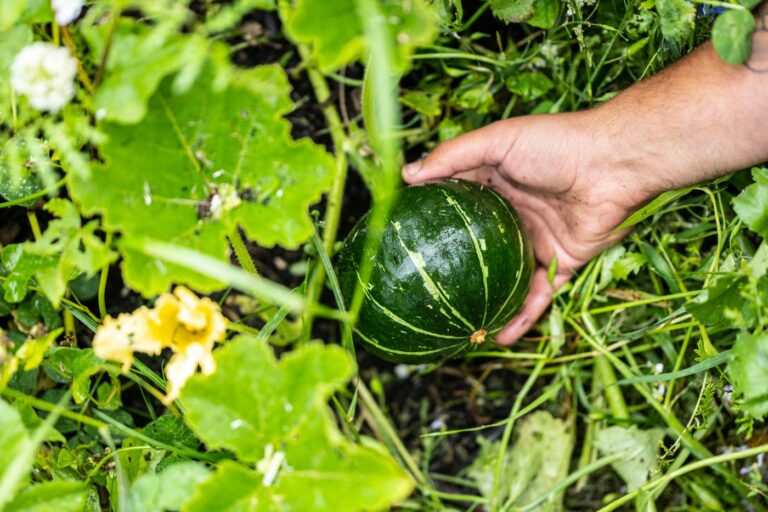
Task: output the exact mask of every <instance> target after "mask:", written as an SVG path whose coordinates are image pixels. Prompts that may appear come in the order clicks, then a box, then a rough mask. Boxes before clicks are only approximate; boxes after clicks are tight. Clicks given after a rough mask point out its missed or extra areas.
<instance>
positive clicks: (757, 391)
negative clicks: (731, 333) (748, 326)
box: [728, 332, 768, 418]
mask: <svg viewBox="0 0 768 512" xmlns="http://www.w3.org/2000/svg"><path fill="white" fill-rule="evenodd" d="M728 373H729V374H730V376H731V380H732V381H733V388H734V390H735V391H736V392H737V393H739V394H740V395H741V396H742V397H743V398H744V407H745V408H746V410H747V411H749V413H750V414H751V415H752V416H754V417H756V418H762V417H763V416H765V415H766V414H768V333H765V332H761V333H758V334H754V335H752V334H748V333H745V332H742V333H740V334H739V337H738V338H737V339H736V343H735V344H734V345H733V359H731V361H730V363H729V364H728Z"/></svg>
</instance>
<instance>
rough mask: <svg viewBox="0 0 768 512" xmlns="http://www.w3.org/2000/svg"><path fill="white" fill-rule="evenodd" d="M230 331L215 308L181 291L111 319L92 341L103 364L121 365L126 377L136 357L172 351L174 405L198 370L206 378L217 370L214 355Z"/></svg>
mask: <svg viewBox="0 0 768 512" xmlns="http://www.w3.org/2000/svg"><path fill="white" fill-rule="evenodd" d="M226 331H227V320H226V318H224V315H222V314H221V311H220V310H219V306H218V305H217V304H216V303H215V302H213V301H212V300H210V299H208V298H205V297H204V298H199V297H197V296H196V295H195V294H194V293H192V292H191V291H190V290H188V289H187V288H185V287H183V286H177V287H176V289H175V290H174V291H173V295H171V294H170V293H164V294H162V295H161V296H160V297H159V298H158V299H157V302H156V303H155V307H154V308H151V309H150V308H147V307H141V308H139V309H137V310H136V311H134V312H133V313H130V314H127V313H123V314H121V315H119V316H118V317H117V318H116V319H115V318H111V317H108V318H106V319H105V320H104V323H103V324H102V326H101V327H100V328H99V330H98V331H97V332H96V337H95V338H94V339H93V350H94V352H95V353H96V355H97V356H99V357H101V358H104V359H111V360H114V361H119V362H121V363H122V364H123V371H127V370H128V368H130V366H131V359H132V357H133V354H134V353H135V352H142V353H145V354H159V353H160V352H161V351H162V350H163V349H164V348H170V349H171V350H172V351H173V352H174V355H173V356H171V359H170V361H169V362H168V365H167V366H166V368H165V374H166V379H167V380H168V393H167V396H166V399H167V401H169V402H170V401H173V400H175V399H176V398H177V397H178V395H179V391H180V390H181V388H182V387H183V386H184V383H185V382H186V381H187V379H189V377H191V376H192V375H193V374H194V373H195V370H197V368H198V366H199V367H200V369H201V370H202V372H203V374H209V373H211V372H213V371H214V370H215V368H216V366H215V363H214V360H213V355H212V354H211V352H212V351H213V346H214V344H215V343H216V342H217V341H222V340H223V339H224V337H225V335H226Z"/></svg>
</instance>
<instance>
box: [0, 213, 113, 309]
mask: <svg viewBox="0 0 768 512" xmlns="http://www.w3.org/2000/svg"><path fill="white" fill-rule="evenodd" d="M45 208H46V210H48V211H49V212H51V213H52V214H53V215H55V216H56V217H58V218H57V219H56V220H53V221H51V222H50V223H49V224H48V227H47V229H46V230H45V232H44V233H43V236H42V237H40V239H39V240H36V241H34V242H26V243H23V244H19V245H10V246H8V247H6V249H5V250H4V251H3V256H2V262H3V265H4V266H5V268H6V269H7V270H8V271H9V272H10V275H9V278H8V280H6V282H5V283H3V287H4V288H5V299H6V300H8V301H10V302H19V301H20V300H21V299H23V298H24V296H25V295H26V291H27V285H28V283H29V280H30V279H31V278H32V277H34V278H35V281H36V282H37V285H38V286H39V287H40V289H41V290H42V292H43V293H44V294H45V296H46V297H47V298H48V299H49V300H50V301H51V303H52V304H53V306H54V307H58V304H59V301H60V300H61V297H62V296H63V295H64V292H65V291H66V288H67V283H68V282H69V281H70V280H71V279H74V278H75V277H77V276H78V275H80V274H85V275H87V276H91V275H94V274H95V273H96V272H97V271H99V270H100V269H101V267H103V266H104V265H105V264H107V263H108V262H110V261H112V260H113V259H114V255H113V254H112V253H111V252H110V251H109V249H108V248H107V247H106V246H105V245H104V243H103V242H102V240H101V239H100V238H99V237H98V236H97V235H96V234H95V231H96V228H97V226H98V223H97V222H95V221H92V222H89V223H88V224H86V225H85V226H82V225H81V220H80V214H79V213H78V211H77V208H75V206H74V205H73V204H72V203H70V202H69V201H67V200H66V199H51V200H50V201H49V202H48V203H47V204H46V206H45Z"/></svg>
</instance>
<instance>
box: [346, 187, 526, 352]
mask: <svg viewBox="0 0 768 512" xmlns="http://www.w3.org/2000/svg"><path fill="white" fill-rule="evenodd" d="M367 233H368V215H366V216H365V217H363V218H362V219H361V220H360V222H358V224H357V225H356V226H355V227H354V228H353V230H352V232H351V233H350V234H349V236H348V237H347V240H346V242H345V244H344V247H343V248H342V250H341V252H340V254H339V260H338V273H339V282H340V285H341V291H342V294H343V296H344V300H345V301H346V302H347V307H349V303H350V302H351V300H352V296H353V294H354V291H355V287H356V285H357V282H358V280H359V269H360V260H361V257H362V255H363V251H364V246H365V239H366V236H367ZM532 273H533V258H532V254H531V248H530V244H529V243H528V241H527V238H526V236H525V233H524V231H523V228H522V224H521V222H520V218H519V217H518V215H517V213H516V212H515V211H514V209H513V208H512V206H511V205H510V204H509V202H508V201H507V200H506V199H504V198H503V197H501V196H500V195H499V194H497V193H496V192H495V191H493V190H492V189H490V188H488V187H485V186H482V185H479V184H477V183H474V182H469V181H463V180H455V179H452V180H446V181H442V182H436V183H428V184H425V185H418V186H413V187H408V188H404V189H402V190H401V191H399V192H398V195H397V197H396V199H395V200H394V201H393V206H392V210H391V213H390V216H389V221H388V223H387V225H386V227H385V229H384V231H383V233H382V235H381V243H380V246H379V250H378V256H377V257H376V258H374V264H373V268H372V271H371V276H370V280H369V282H368V286H367V287H366V289H365V297H364V300H363V305H362V307H361V309H360V313H359V316H358V321H357V324H356V326H355V337H356V339H357V341H358V342H360V343H361V344H362V345H363V346H364V347H365V348H367V349H368V350H369V351H371V352H373V353H374V354H376V355H378V356H380V357H381V358H383V359H386V360H388V361H393V362H400V363H420V362H430V361H439V360H442V359H447V358H450V357H456V356H459V355H462V354H465V353H466V352H468V351H470V350H472V349H473V348H474V347H476V346H478V345H479V344H481V343H482V342H483V341H484V340H485V339H486V337H487V336H488V337H490V336H492V335H493V334H495V333H497V332H498V331H499V330H500V329H501V328H502V327H504V325H505V324H506V323H507V321H508V320H509V319H510V317H511V316H512V315H514V314H515V313H516V312H517V311H518V310H519V309H520V306H521V305H522V302H523V300H524V299H525V296H526V295H527V293H528V288H529V285H530V281H531V276H532Z"/></svg>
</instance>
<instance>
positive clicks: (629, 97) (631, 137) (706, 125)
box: [402, 4, 768, 344]
mask: <svg viewBox="0 0 768 512" xmlns="http://www.w3.org/2000/svg"><path fill="white" fill-rule="evenodd" d="M767 19H768V4H763V6H762V7H761V9H760V11H759V12H758V14H757V24H758V29H759V30H758V31H757V32H756V33H755V35H754V37H753V41H752V53H751V56H750V59H749V61H748V63H747V65H740V66H737V65H731V64H727V63H725V62H723V61H722V60H721V59H720V58H719V57H718V56H717V55H716V54H715V51H714V49H713V48H712V45H711V44H710V43H705V44H704V45H702V46H701V47H699V48H697V49H696V50H695V51H693V52H692V53H691V54H690V55H688V56H686V57H684V58H683V59H680V60H679V61H678V62H676V63H675V64H673V65H671V66H669V67H668V68H667V69H665V70H664V71H662V72H660V73H658V74H657V75H655V76H653V77H651V78H648V79H647V80H644V81H642V82H640V83H638V84H636V85H634V86H632V87H630V88H629V89H627V90H626V91H624V92H622V93H621V94H619V95H618V96H616V97H615V98H613V99H612V100H610V101H608V102H606V103H605V104H603V105H601V106H599V107H597V108H594V109H592V110H587V111H583V112H575V113H564V114H549V115H536V116H523V117H517V118H514V119H507V120H504V121H499V122H496V123H493V124H490V125H488V126H486V127H483V128H480V129H478V130H475V131H473V132H470V133H467V134H465V135H462V136H460V137H457V138H455V139H453V140H451V141H448V142H444V143H443V144H440V145H439V146H438V147H437V148H436V149H435V150H434V151H433V152H432V153H430V154H429V155H428V156H427V157H426V158H424V159H423V160H420V161H418V162H414V163H411V164H409V165H407V166H405V167H404V168H403V173H402V174H403V178H404V179H405V181H406V182H407V183H409V184H415V183H421V182H424V181H429V180H434V179H439V178H448V177H457V178H463V179H469V180H474V181H478V182H481V183H486V184H488V185H490V186H492V187H494V188H495V189H496V190H497V191H499V192H500V193H501V194H503V195H504V196H505V197H506V198H507V199H509V201H510V202H511V203H512V204H513V205H514V206H515V208H516V209H517V211H518V212H519V213H520V215H521V217H522V218H523V222H524V224H525V226H526V228H527V230H528V233H529V234H530V236H531V239H532V242H533V247H534V252H535V255H536V260H537V270H536V272H535V273H534V277H533V283H532V286H531V291H530V293H529V294H528V297H527V299H526V301H525V304H524V305H523V308H522V310H521V312H520V313H519V314H518V315H517V316H515V317H514V318H513V319H512V320H511V321H510V322H509V324H508V325H507V326H506V327H505V328H504V329H503V330H502V331H501V332H500V333H499V334H498V335H497V336H496V341H497V342H498V343H501V344H509V343H512V342H514V341H515V340H517V339H518V338H519V337H520V336H522V335H523V334H525V333H526V332H527V331H528V330H529V329H530V328H531V326H532V325H533V324H534V323H535V322H536V321H537V320H538V318H539V317H540V316H541V315H542V314H543V313H544V311H545V310H546V309H547V307H548V306H549V303H550V302H551V300H552V294H553V291H554V290H555V289H557V288H559V287H561V286H563V285H564V284H565V283H566V282H567V281H568V280H569V279H570V278H571V276H572V275H573V271H574V270H576V269H577V268H579V267H581V266H582V265H584V264H585V263H586V262H588V261H589V260H590V259H592V258H593V257H594V256H596V255H597V254H599V253H600V252H601V251H603V250H604V249H606V248H608V247H610V246H612V245H613V244H615V243H616V242H618V241H619V240H620V239H621V238H623V237H624V236H625V235H626V234H627V231H619V232H617V231H615V227H616V226H618V225H619V224H620V223H621V222H622V221H623V220H624V219H626V218H627V217H628V216H629V215H630V214H631V213H632V212H634V211H636V210H637V209H638V208H640V207H641V206H642V205H644V204H645V203H647V202H648V201H649V200H651V199H653V198H654V197H656V196H657V195H658V194H659V193H661V192H663V191H665V190H669V189H674V188H679V187H684V186H687V185H691V184H694V183H698V182H701V181H705V180H708V179H711V178H714V177H717V176H720V175H723V174H726V173H729V172H733V171H735V170H738V169H742V168H745V167H748V166H750V165H755V164H759V163H761V162H765V161H768V72H760V70H766V71H768V32H766V31H765V30H766V29H768V27H766V25H765V20H767ZM761 29H762V30H761ZM555 257H556V258H557V273H556V275H555V278H554V282H553V283H550V282H549V281H548V280H547V272H546V269H547V267H548V266H549V264H550V262H551V261H552V259H553V258H555Z"/></svg>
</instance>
